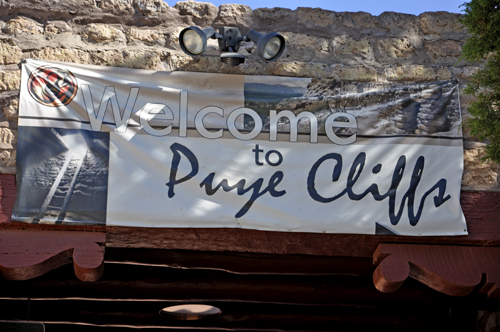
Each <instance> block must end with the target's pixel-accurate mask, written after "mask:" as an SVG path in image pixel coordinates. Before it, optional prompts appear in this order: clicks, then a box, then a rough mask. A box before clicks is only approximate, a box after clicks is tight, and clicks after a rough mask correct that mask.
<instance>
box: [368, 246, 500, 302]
mask: <svg viewBox="0 0 500 332" xmlns="http://www.w3.org/2000/svg"><path fill="white" fill-rule="evenodd" d="M373 261H374V264H376V265H378V266H377V269H376V270H375V272H374V274H373V281H374V283H375V287H377V289H378V290H380V291H382V292H393V291H395V290H397V289H399V287H401V285H402V284H403V282H404V281H405V280H406V279H407V278H408V277H412V278H413V279H416V280H418V281H420V282H422V283H423V284H425V285H427V286H429V287H431V288H433V289H435V290H437V291H439V292H442V293H444V294H448V295H453V296H465V295H467V294H470V293H471V292H472V291H473V290H474V289H475V288H476V287H477V286H479V285H481V288H480V292H483V293H487V294H488V297H491V298H500V289H499V286H500V248H480V247H459V246H436V245H411V244H380V245H379V246H378V247H377V250H376V251H375V252H374V254H373ZM483 275H485V276H486V278H485V280H484V281H483Z"/></svg>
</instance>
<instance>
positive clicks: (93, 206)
mask: <svg viewBox="0 0 500 332" xmlns="http://www.w3.org/2000/svg"><path fill="white" fill-rule="evenodd" d="M21 84H22V86H21V102H20V115H19V143H18V169H19V170H18V197H17V201H16V205H15V209H14V214H13V220H18V221H25V222H33V223H64V224H71V223H78V224H82V223H84V224H106V225H117V226H134V227H205V228H213V227H232V228H235V227H236V228H248V229H258V230H269V231H298V232H324V233H358V234H395V235H463V234H467V231H466V223H465V219H464V216H463V214H462V210H461V207H460V201H459V199H460V184H461V177H462V168H463V150H462V149H463V147H462V138H461V135H462V134H461V119H460V107H459V104H458V85H457V84H456V83H455V82H449V81H446V82H443V81H442V82H426V83H391V84H389V83H359V82H348V83H345V82H336V81H334V80H318V79H307V78H285V77H262V76H236V75H222V74H205V73H186V72H153V71H144V70H133V69H124V68H109V67H97V66H86V65H77V64H65V63H55V62H42V61H36V60H28V62H27V63H26V64H25V65H24V66H23V75H22V83H21Z"/></svg>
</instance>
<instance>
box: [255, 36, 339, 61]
mask: <svg viewBox="0 0 500 332" xmlns="http://www.w3.org/2000/svg"><path fill="white" fill-rule="evenodd" d="M279 33H280V34H281V35H282V36H283V37H285V40H286V46H285V51H284V53H283V55H282V58H283V59H285V58H286V59H287V61H288V60H292V61H293V60H296V61H314V62H323V63H327V64H330V63H333V62H334V58H333V54H332V53H331V52H330V50H331V46H330V43H331V41H330V40H328V39H326V38H318V37H315V36H308V35H304V34H299V33H290V32H279ZM256 54H257V53H256Z"/></svg>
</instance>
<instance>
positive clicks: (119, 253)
mask: <svg viewBox="0 0 500 332" xmlns="http://www.w3.org/2000/svg"><path fill="white" fill-rule="evenodd" d="M105 262H106V263H120V264H133V265H144V266H163V267H171V268H181V269H207V270H219V271H226V272H230V273H236V274H275V275H280V274H293V275H335V274H341V275H353V276H371V275H372V274H373V271H374V270H375V267H374V266H373V264H372V259H371V258H364V257H337V256H311V255H273V254H261V253H241V252H228V251H223V252H216V251H195V250H166V249H142V248H139V249H136V248H106V258H105Z"/></svg>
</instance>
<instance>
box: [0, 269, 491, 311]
mask: <svg viewBox="0 0 500 332" xmlns="http://www.w3.org/2000/svg"><path fill="white" fill-rule="evenodd" d="M0 289H2V292H1V293H0V297H1V298H11V299H15V298H28V297H29V298H31V299H54V300H57V299H71V298H78V299H88V300H102V301H114V300H126V299H129V300H137V301H139V302H141V301H152V302H158V301H170V302H184V301H233V302H259V303H286V304H302V305H331V306H361V307H383V306H398V307H407V308H411V307H418V306H426V307H435V308H438V307H446V308H449V307H450V306H453V305H471V306H475V307H477V308H482V309H483V310H486V309H491V308H492V307H494V306H495V305H496V306H497V307H499V309H500V302H499V301H498V300H495V299H487V298H486V296H485V294H479V293H477V292H473V293H472V294H470V295H469V296H466V297H463V298H456V297H451V296H448V295H445V294H441V293H439V292H437V291H435V290H433V289H430V288H429V287H427V286H425V285H422V284H421V283H419V282H417V281H415V280H411V279H410V280H408V281H407V282H406V283H405V287H403V288H401V289H400V290H399V291H397V292H394V293H390V294H386V293H382V292H380V291H378V290H377V289H376V288H375V287H374V286H373V281H372V277H371V276H366V277H355V276H344V275H270V274H264V275H239V274H233V273H227V272H222V271H210V270H194V269H172V268H165V267H155V266H141V265H124V264H106V273H104V275H103V277H102V278H101V279H100V280H98V281H95V282H91V283H88V282H82V281H80V280H78V279H77V278H75V276H74V272H73V270H72V268H71V266H70V265H66V266H63V267H61V268H59V269H57V270H55V271H52V272H50V273H47V274H46V275H44V276H41V277H38V278H35V279H31V280H25V281H22V282H19V281H10V280H2V279H0ZM408 299H411V301H409V300H408Z"/></svg>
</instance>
